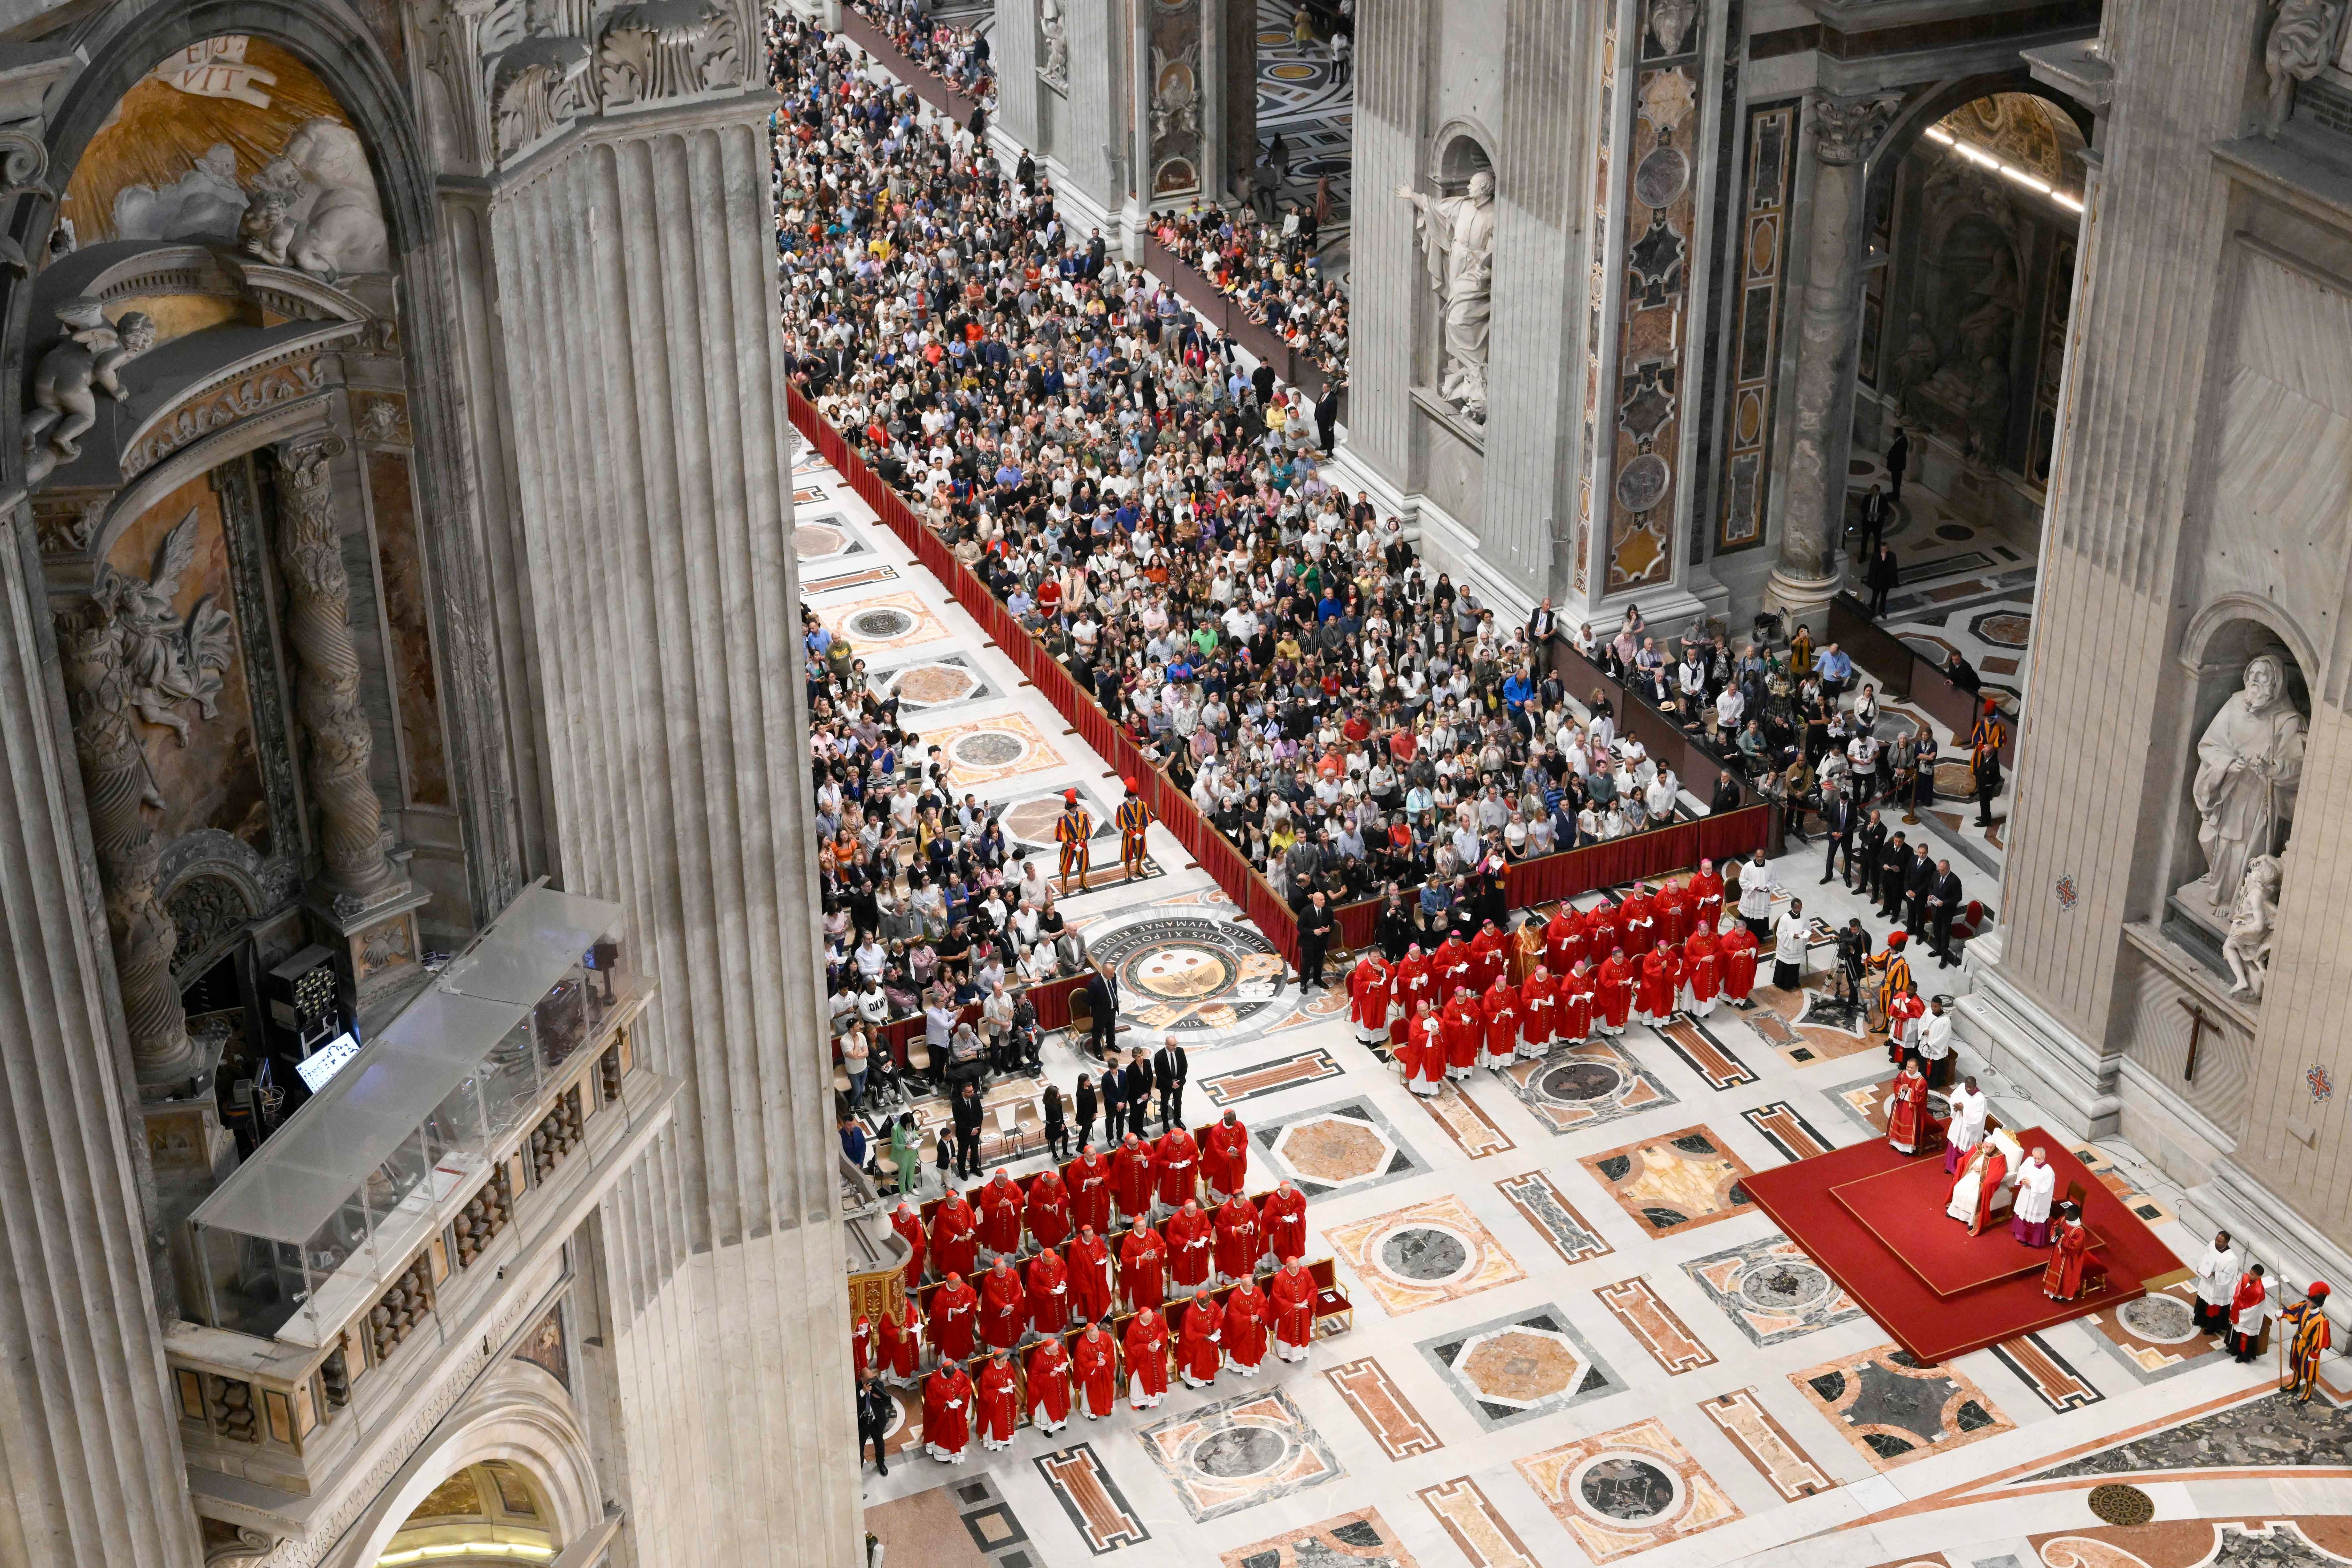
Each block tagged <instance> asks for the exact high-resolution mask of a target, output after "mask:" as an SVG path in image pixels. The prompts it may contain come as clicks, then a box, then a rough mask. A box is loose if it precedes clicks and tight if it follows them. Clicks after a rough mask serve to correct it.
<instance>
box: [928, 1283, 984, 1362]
mask: <svg viewBox="0 0 2352 1568" xmlns="http://www.w3.org/2000/svg"><path fill="white" fill-rule="evenodd" d="M979 1327H980V1292H979V1291H977V1290H975V1289H972V1288H971V1286H970V1285H968V1284H966V1283H965V1282H964V1278H963V1276H962V1275H961V1274H950V1275H949V1276H948V1277H947V1279H946V1280H945V1282H943V1283H942V1284H941V1285H940V1288H939V1289H936V1290H934V1291H932V1292H931V1342H932V1343H933V1344H935V1345H937V1346H939V1347H940V1360H941V1361H968V1360H970V1359H971V1338H972V1334H973V1332H974V1331H976V1330H977V1329H978V1328H979Z"/></svg>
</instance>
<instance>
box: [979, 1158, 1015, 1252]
mask: <svg viewBox="0 0 2352 1568" xmlns="http://www.w3.org/2000/svg"><path fill="white" fill-rule="evenodd" d="M1025 1201H1026V1200H1025V1198H1024V1195H1023V1194H1022V1191H1021V1189H1020V1188H1019V1187H1018V1186H1015V1185H1014V1184H1013V1177H1012V1176H1011V1175H1010V1174H1009V1173H1006V1172H1003V1171H999V1172H997V1173H996V1174H995V1175H994V1176H992V1177H991V1178H990V1179H989V1183H988V1184H987V1185H986V1186H984V1187H982V1188H981V1189H980V1204H979V1207H980V1245H981V1249H982V1251H984V1252H986V1253H987V1254H989V1256H991V1257H997V1256H1000V1255H1001V1256H1004V1257H1010V1256H1011V1255H1012V1254H1013V1253H1016V1252H1018V1251H1020V1250H1021V1209H1022V1205H1023V1204H1024V1202H1025Z"/></svg>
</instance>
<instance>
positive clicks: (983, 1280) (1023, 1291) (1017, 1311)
mask: <svg viewBox="0 0 2352 1568" xmlns="http://www.w3.org/2000/svg"><path fill="white" fill-rule="evenodd" d="M1028 1326H1029V1291H1028V1289H1027V1288H1026V1287H1024V1285H1023V1284H1022V1282H1021V1276H1020V1275H1019V1274H1018V1273H1016V1272H1014V1271H1013V1260H1012V1259H1011V1258H998V1259H997V1260H996V1262H995V1263H994V1265H992V1267H991V1268H989V1270H988V1272H987V1273H985V1274H983V1275H982V1276H981V1277H980V1342H981V1343H982V1344H984V1345H987V1346H989V1347H991V1348H992V1349H994V1350H1010V1349H1012V1348H1013V1346H1014V1345H1016V1344H1019V1343H1020V1342H1021V1334H1022V1331H1023V1330H1024V1329H1026V1328H1027V1327H1028Z"/></svg>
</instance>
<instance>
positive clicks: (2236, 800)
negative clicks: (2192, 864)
mask: <svg viewBox="0 0 2352 1568" xmlns="http://www.w3.org/2000/svg"><path fill="white" fill-rule="evenodd" d="M2303 734H2304V720H2303V715H2302V714H2300V713H2298V712H2296V711H2295V709H2294V700H2293V699H2292V698H2291V697H2289V696H2288V694H2287V686H2286V665H2285V663H2284V661H2283V660H2282V659H2281V658H2279V657H2278V656H2277V655H2276V654H2271V653H2265V654H2258V655H2256V656H2255V657H2254V658H2252V659H2251V660H2249V661H2248V662H2247V665H2246V670H2245V674H2244V676H2243V677H2242V684H2241V686H2240V688H2239V689H2238V691H2237V694H2236V695H2235V696H2233V697H2231V699H2230V700H2228V701H2227V702H2224V703H2223V704H2221V711H2220V712H2219V713H2216V714H2214V715H2213V721H2212V722H2211V723H2210V724H2208V725H2206V726H2205V733H2204V735H2203V736H2202V737H2201V738H2200V739H2199V741H2198V742H2197V774H2196V778H2195V779H2194V781H2192V783H2191V784H2190V785H2189V798H2190V800H2191V801H2192V802H2194V804H2195V805H2196V807H2197V816H2198V826H2197V847H2199V848H2200V849H2201V850H2203V851H2204V852H2205V864H2206V867H2207V870H2206V873H2205V875H2204V876H2203V877H2202V878H2200V879H2198V880H2197V881H2195V882H2192V883H2190V884H2189V886H2188V887H2186V888H2183V889H2181V896H2182V898H2183V899H2184V900H2185V901H2189V902H2191V903H2193V902H2195V901H2196V900H2199V899H2201V900H2203V902H2204V904H2205V907H2206V909H2207V910H2209V911H2210V914H2211V916H2212V918H2213V919H2214V921H2216V923H2221V922H2226V921H2228V920H2229V919H2230V918H2231V915H2232V913H2233V912H2234V911H2235V910H2236V909H2237V907H2238V895H2239V893H2240V891H2241V889H2242V888H2243V886H2244V883H2245V880H2246V873H2247V869H2248V868H2250V867H2251V866H2252V864H2253V862H2254V861H2255V860H2256V859H2257V858H2261V857H2263V856H2266V855H2275V854H2277V853H2278V851H2279V850H2280V849H2281V848H2283V847H2284V842H2283V839H2284V823H2285V821H2286V818H2287V817H2288V816H2291V815H2292V814H2293V811H2294V792H2295V787H2296V785H2297V784H2300V783H2301V782H2302V779H2303Z"/></svg>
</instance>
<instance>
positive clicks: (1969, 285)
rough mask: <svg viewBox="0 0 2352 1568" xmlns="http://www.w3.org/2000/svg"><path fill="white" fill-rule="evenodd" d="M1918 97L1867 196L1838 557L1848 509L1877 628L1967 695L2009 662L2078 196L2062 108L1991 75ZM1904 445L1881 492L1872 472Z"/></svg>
mask: <svg viewBox="0 0 2352 1568" xmlns="http://www.w3.org/2000/svg"><path fill="white" fill-rule="evenodd" d="M1952 96H1953V97H1957V98H1958V101H1957V102H1951V101H1950V100H1949V99H1947V100H1945V102H1946V103H1948V104H1949V106H1948V107H1946V106H1945V104H1944V103H1935V102H1931V103H1930V104H1929V105H1927V107H1926V110H1925V112H1924V113H1922V114H1920V115H1919V116H1918V117H1917V119H1916V120H1915V121H1914V123H1915V125H1916V134H1915V135H1914V136H1913V137H1912V138H1911V142H1910V145H1909V146H1908V148H1907V149H1906V151H1905V152H1904V153H1903V154H1902V156H1901V157H1900V158H1899V159H1898V160H1897V161H1896V162H1895V165H1894V166H1893V168H1892V169H1891V170H1890V171H1889V172H1888V173H1887V174H1886V175H1885V176H1883V177H1884V178H1885V181H1886V184H1885V187H1884V189H1883V190H1881V191H1877V192H1874V200H1873V202H1872V204H1871V216H1872V222H1873V225H1874V227H1873V232H1872V234H1871V237H1870V250H1869V259H1870V270H1869V272H1868V275H1867V278H1866V280H1865V285H1864V300H1863V312H1862V331H1861V341H1860V349H1859V352H1858V353H1857V355H1856V358H1855V382H1856V385H1855V389H1854V414H1853V467H1852V470H1851V474H1850V479H1849V488H1850V494H1851V498H1852V500H1853V505H1852V507H1851V508H1850V510H1849V517H1850V520H1851V521H1852V524H1853V531H1852V532H1851V533H1850V534H1849V538H1848V544H1849V547H1850V552H1851V553H1850V559H1851V560H1853V563H1854V574H1855V576H1856V577H1857V579H1859V578H1860V577H1861V576H1862V566H1863V563H1864V559H1865V558H1866V546H1867V541H1866V540H1865V538H1864V532H1863V526H1862V523H1863V510H1864V500H1865V498H1866V497H1867V495H1868V493H1869V491H1870V489H1871V488H1872V487H1873V486H1877V487H1879V488H1880V489H1883V490H1885V492H1886V493H1887V497H1888V501H1887V504H1886V506H1885V522H1884V525H1883V533H1882V535H1881V537H1883V538H1884V539H1885V541H1886V542H1888V543H1889V544H1891V545H1892V546H1893V548H1894V550H1895V556H1896V559H1897V561H1898V563H1899V569H1900V574H1901V582H1900V585H1899V587H1898V588H1897V589H1896V591H1895V593H1894V594H1893V595H1891V597H1890V600H1889V603H1888V605H1887V613H1886V614H1885V616H1883V617H1882V621H1883V624H1884V625H1885V626H1886V627H1887V629H1889V630H1890V631H1893V632H1895V634H1896V635H1897V636H1900V637H1903V638H1904V639H1905V640H1906V642H1909V643H1911V644H1913V645H1914V646H1915V647H1917V648H1919V649H1920V651H1922V652H1925V653H1928V654H1931V655H1932V656H1933V657H1935V658H1938V659H1939V660H1940V659H1941V658H1943V657H1944V655H1945V654H1947V653H1948V652H1950V651H1951V650H1953V649H1958V651H1959V652H1961V653H1962V654H1964V655H1965V656H1966V657H1967V658H1968V659H1969V662H1970V663H1971V664H1972V665H1974V666H1975V667H1976V668H1977V670H1978V672H1979V675H1980V676H1981V677H1982V678H1983V680H1984V684H1985V687H1986V689H1988V690H1989V691H1992V692H1996V693H2009V694H2015V693H2021V691H2022V689H2023V688H2024V683H2025V678H2026V674H2027V660H2028V655H2029V649H2030V644H2031V636H2032V616H2033V591H2034V586H2035V581H2036V567H2037V562H2038V557H2039V553H2040V543H2041V526H2042V507H2043V503H2044V501H2045V500H2046V497H2047V493H2048V487H2049V483H2050V477H2051V461H2052V454H2053V447H2054V443H2055V439H2056V434H2057V420H2058V394H2059V385H2060V378H2061V374H2062V372H2063V366H2064V362H2065V347H2066V323H2067V321H2068V318H2069V316H2070V314H2071V311H2072V308H2073V303H2074V274H2075V255H2076V248H2077V236H2078V232H2079V229H2080V226H2081V219H2082V211H2083V192H2084V156H2083V155H2084V147H2085V142H2084V134H2083V130H2082V128H2081V126H2080V125H2079V124H2078V122H2077V121H2076V120H2075V119H2074V116H2073V114H2072V112H2071V111H2070V110H2068V109H2066V108H2064V107H2063V106H2061V105H2060V104H2058V103H2056V102H2054V101H2053V100H2050V99H2046V98H2043V97H2042V96H2040V95H2039V94H2036V93H2033V92H2029V91H2022V90H2016V89H2010V88H2007V87H1993V88H1991V89H1989V90H1982V91H1978V92H1973V93H1967V92H1965V89H1963V91H1962V92H1958V93H1955V94H1953V95H1952ZM1898 432H1900V433H1902V434H1903V436H1904V437H1906V440H1905V442H1904V447H1906V448H1907V450H1906V458H1907V460H1906V463H1905V465H1904V468H1905V472H1904V474H1903V477H1902V479H1901V481H1900V483H1899V485H1898V484H1897V483H1896V481H1895V476H1894V475H1893V473H1892V472H1891V470H1890V462H1889V458H1890V452H1891V449H1893V448H1894V447H1895V443H1896V436H1897V433H1898Z"/></svg>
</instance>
